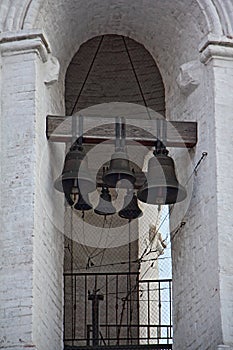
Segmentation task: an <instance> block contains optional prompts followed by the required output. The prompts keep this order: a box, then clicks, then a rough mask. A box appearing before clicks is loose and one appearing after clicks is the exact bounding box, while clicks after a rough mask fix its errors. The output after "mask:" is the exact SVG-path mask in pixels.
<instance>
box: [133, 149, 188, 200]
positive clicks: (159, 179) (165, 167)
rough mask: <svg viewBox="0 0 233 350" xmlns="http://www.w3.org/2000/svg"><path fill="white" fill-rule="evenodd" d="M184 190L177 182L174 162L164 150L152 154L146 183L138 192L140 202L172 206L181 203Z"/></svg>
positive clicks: (184, 194)
mask: <svg viewBox="0 0 233 350" xmlns="http://www.w3.org/2000/svg"><path fill="white" fill-rule="evenodd" d="M186 196H187V193H186V190H185V188H184V187H183V186H181V185H180V184H179V182H178V180H177V177H176V173H175V165H174V161H173V159H172V158H171V157H169V156H168V151H167V150H166V148H164V149H162V151H160V152H158V153H157V152H156V151H155V152H154V157H152V158H151V159H150V160H149V164H148V175H147V181H146V182H145V184H144V185H143V187H142V188H141V189H140V190H139V191H138V194H137V197H138V199H139V200H140V201H142V202H144V203H148V204H174V203H177V202H181V201H183V200H184V199H185V198H186Z"/></svg>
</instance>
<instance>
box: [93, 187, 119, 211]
mask: <svg viewBox="0 0 233 350" xmlns="http://www.w3.org/2000/svg"><path fill="white" fill-rule="evenodd" d="M94 212H95V213H96V214H98V215H113V214H115V212H116V209H115V208H114V206H113V205H112V198H111V194H110V193H109V189H108V187H107V186H103V188H102V191H101V194H100V200H99V204H98V205H97V207H96V208H95V209H94Z"/></svg>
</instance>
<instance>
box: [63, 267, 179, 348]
mask: <svg viewBox="0 0 233 350" xmlns="http://www.w3.org/2000/svg"><path fill="white" fill-rule="evenodd" d="M64 282H65V295H66V298H65V319H64V331H65V332H64V341H65V345H66V347H67V346H73V348H74V349H75V347H82V346H84V347H88V346H92V348H93V347H95V346H98V347H100V346H102V347H106V346H108V347H111V346H113V347H114V346H118V347H119V346H120V347H122V346H126V345H127V346H130V347H131V346H133V347H135V346H136V345H137V346H143V345H150V346H152V345H153V344H154V345H155V344H157V345H158V344H161V345H162V344H171V343H172V322H171V300H172V296H171V280H170V279H169V280H139V274H138V273H66V274H65V275H64ZM160 348H161V347H160ZM67 349H68V347H67Z"/></svg>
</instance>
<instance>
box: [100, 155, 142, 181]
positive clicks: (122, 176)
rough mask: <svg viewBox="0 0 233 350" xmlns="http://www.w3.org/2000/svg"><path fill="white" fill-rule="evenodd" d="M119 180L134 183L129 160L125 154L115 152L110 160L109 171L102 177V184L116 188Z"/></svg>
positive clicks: (134, 178)
mask: <svg viewBox="0 0 233 350" xmlns="http://www.w3.org/2000/svg"><path fill="white" fill-rule="evenodd" d="M120 180H128V181H129V182H131V183H132V184H134V182H135V181H136V177H135V175H134V173H133V172H132V171H131V170H130V166H129V158H128V156H127V154H126V153H125V152H122V151H116V152H115V153H114V154H113V155H112V158H111V161H110V166H109V169H108V170H107V171H106V172H105V173H104V175H103V182H104V183H105V184H107V185H108V186H109V187H116V184H117V182H118V181H120Z"/></svg>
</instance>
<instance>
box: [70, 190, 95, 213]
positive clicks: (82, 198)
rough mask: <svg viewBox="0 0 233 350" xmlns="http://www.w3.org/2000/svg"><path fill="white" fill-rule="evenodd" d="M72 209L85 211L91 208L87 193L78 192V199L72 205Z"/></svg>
mask: <svg viewBox="0 0 233 350" xmlns="http://www.w3.org/2000/svg"><path fill="white" fill-rule="evenodd" d="M74 209H76V210H80V211H86V210H90V209H92V206H91V203H90V202H89V199H88V195H82V194H81V193H80V194H79V197H78V201H77V203H76V204H75V205H74Z"/></svg>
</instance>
